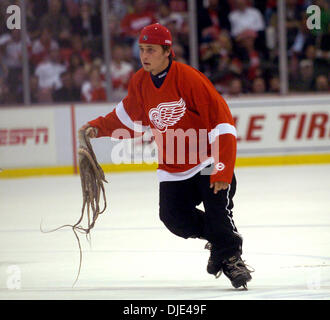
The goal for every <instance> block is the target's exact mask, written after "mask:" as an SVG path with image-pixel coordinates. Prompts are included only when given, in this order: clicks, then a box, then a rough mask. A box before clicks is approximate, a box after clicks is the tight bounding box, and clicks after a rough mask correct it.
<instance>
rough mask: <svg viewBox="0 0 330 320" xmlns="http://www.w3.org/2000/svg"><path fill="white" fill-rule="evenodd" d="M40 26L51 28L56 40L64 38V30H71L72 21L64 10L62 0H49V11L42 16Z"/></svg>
mask: <svg viewBox="0 0 330 320" xmlns="http://www.w3.org/2000/svg"><path fill="white" fill-rule="evenodd" d="M40 28H42V29H44V28H47V29H48V30H50V32H51V35H52V37H53V38H54V39H56V40H59V39H61V38H62V36H63V32H64V33H66V32H67V30H70V28H71V26H70V21H69V19H68V17H67V16H66V15H65V13H64V12H62V1H61V0H49V1H48V11H47V13H46V14H45V15H44V16H43V17H41V20H40Z"/></svg>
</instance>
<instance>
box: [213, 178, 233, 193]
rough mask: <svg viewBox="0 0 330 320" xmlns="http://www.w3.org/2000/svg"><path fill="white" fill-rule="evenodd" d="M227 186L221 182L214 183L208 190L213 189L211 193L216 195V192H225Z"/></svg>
mask: <svg viewBox="0 0 330 320" xmlns="http://www.w3.org/2000/svg"><path fill="white" fill-rule="evenodd" d="M228 186H229V183H227V182H223V181H216V182H214V183H211V184H210V188H214V190H213V193H214V194H217V193H218V191H221V190H226V189H227V188H228Z"/></svg>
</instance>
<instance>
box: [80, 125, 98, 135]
mask: <svg viewBox="0 0 330 320" xmlns="http://www.w3.org/2000/svg"><path fill="white" fill-rule="evenodd" d="M79 131H86V136H87V137H89V138H96V137H97V128H93V127H91V126H90V125H89V124H85V125H83V126H82V127H81V128H80V129H79Z"/></svg>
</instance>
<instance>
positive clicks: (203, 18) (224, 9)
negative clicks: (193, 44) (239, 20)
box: [197, 0, 230, 43]
mask: <svg viewBox="0 0 330 320" xmlns="http://www.w3.org/2000/svg"><path fill="white" fill-rule="evenodd" d="M197 8H198V10H197V15H198V16H197V17H198V19H197V20H198V39H199V43H203V42H208V41H212V40H215V39H216V38H217V37H218V36H219V34H220V32H221V31H223V30H226V31H230V22H229V19H228V16H229V13H230V6H229V4H228V2H227V1H221V0H209V1H197Z"/></svg>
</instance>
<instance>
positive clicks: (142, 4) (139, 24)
mask: <svg viewBox="0 0 330 320" xmlns="http://www.w3.org/2000/svg"><path fill="white" fill-rule="evenodd" d="M156 22H157V21H156V18H155V15H154V13H153V12H150V11H149V10H148V8H147V2H146V0H135V1H134V7H133V12H132V13H128V14H127V15H125V16H124V18H123V20H122V21H121V31H122V35H123V36H125V37H127V38H128V39H129V40H130V42H133V41H135V40H136V37H137V36H138V35H139V33H140V31H141V30H142V29H143V28H144V27H145V26H147V25H149V24H152V23H156Z"/></svg>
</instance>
